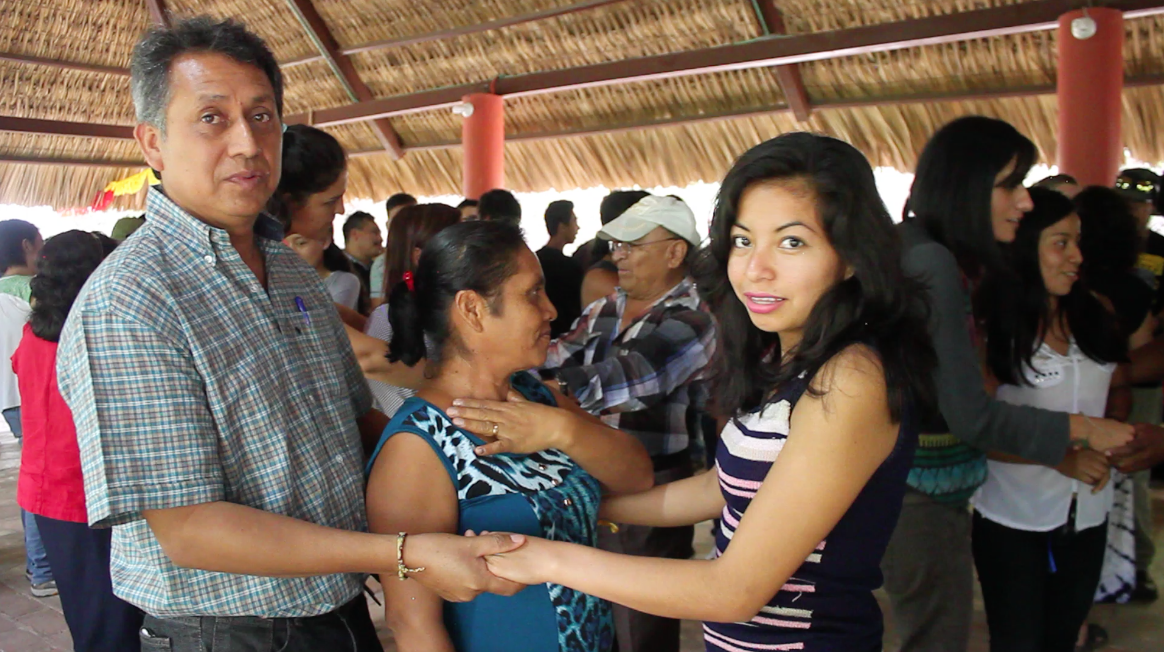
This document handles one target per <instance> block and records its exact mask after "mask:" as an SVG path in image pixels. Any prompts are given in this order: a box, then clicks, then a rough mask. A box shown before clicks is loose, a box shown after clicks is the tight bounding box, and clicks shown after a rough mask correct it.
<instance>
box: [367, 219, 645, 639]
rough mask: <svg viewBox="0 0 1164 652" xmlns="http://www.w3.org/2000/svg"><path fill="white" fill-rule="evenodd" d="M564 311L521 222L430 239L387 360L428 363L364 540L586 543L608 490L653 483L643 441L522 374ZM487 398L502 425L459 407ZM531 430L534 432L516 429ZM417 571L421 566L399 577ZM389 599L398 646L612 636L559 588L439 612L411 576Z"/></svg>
mask: <svg viewBox="0 0 1164 652" xmlns="http://www.w3.org/2000/svg"><path fill="white" fill-rule="evenodd" d="M397 219H400V218H399V217H397ZM556 314H557V313H556V311H555V310H554V306H553V304H551V303H550V301H549V298H548V297H547V296H546V292H545V279H544V278H543V276H542V271H541V266H540V265H539V264H538V259H537V257H536V256H535V255H534V253H533V252H532V251H530V249H529V248H528V247H527V246H526V245H525V242H524V240H523V237H522V233H521V231H520V229H518V228H517V227H514V226H510V225H507V224H505V223H502V222H496V221H491V222H481V221H474V222H463V223H459V224H455V225H453V226H450V227H448V228H446V229H444V230H442V231H441V232H439V233H437V234H436V235H435V236H434V237H433V238H432V239H431V240H430V241H429V242H428V244H427V245H425V247H424V249H423V252H422V253H421V254H420V259H419V261H418V263H417V265H416V268H415V271H414V272H406V273H404V274H403V275H402V280H401V281H400V282H399V283H397V284H396V286H395V287H393V289H392V292H391V295H390V298H389V301H388V316H389V319H390V321H391V324H392V341H391V343H390V351H391V354H390V356H389V359H390V360H391V361H393V362H399V363H403V364H406V365H418V364H420V363H422V362H425V363H426V364H427V366H426V380H425V382H424V383H423V384H422V386H421V387H420V390H419V392H418V393H417V395H416V396H415V397H413V398H410V399H408V401H406V402H405V403H404V405H403V406H402V407H401V408H400V410H399V411H397V412H396V415H395V416H394V417H393V419H392V421H391V423H389V424H388V427H387V428H386V429H385V430H384V435H383V437H382V438H381V440H380V443H379V445H378V446H377V448H376V450H375V452H374V453H373V455H372V459H371V461H370V462H369V463H368V472H369V480H368V488H367V506H368V524H369V528H370V529H371V531H373V532H383V533H392V534H395V533H399V532H406V533H421V532H447V533H454V534H473V533H475V532H480V531H482V530H494V531H496V530H505V531H511V532H516V533H525V534H529V535H536V536H542V537H547V538H549V539H551V540H558V541H568V542H573V543H579V544H582V545H587V546H592V545H594V544H595V542H596V537H597V528H598V503H599V500H600V498H601V496H602V493H603V492H607V493H629V492H635V491H642V490H644V489H645V488H647V487H649V486H650V485H651V483H652V482H653V480H652V478H653V475H652V469H651V461H650V457H648V455H647V452H646V449H645V448H644V447H643V446H642V444H640V443H639V442H638V440H636V439H635V438H633V437H632V436H630V435H628V434H625V433H622V432H620V431H617V430H614V429H612V428H608V427H607V426H605V425H603V424H602V423H601V422H600V421H598V420H597V419H595V418H593V417H591V416H590V415H588V414H587V413H585V412H583V411H582V410H581V409H580V408H578V407H577V406H574V405H572V404H571V403H570V402H569V401H568V400H567V399H565V398H564V397H562V396H561V395H560V394H556V393H554V392H552V391H551V390H549V389H547V388H546V386H545V385H543V384H542V383H541V382H540V381H538V379H537V378H536V377H534V376H532V375H531V374H530V373H529V372H528V371H526V370H528V369H532V368H535V367H538V366H540V365H541V364H542V363H543V362H544V361H545V357H546V351H547V349H548V347H549V343H550V322H551V321H552V320H553V319H554V317H555V316H556ZM481 399H485V400H492V401H494V402H495V403H496V405H497V406H498V407H497V409H496V410H495V412H496V414H497V417H496V420H494V421H491V422H489V423H483V422H481V421H479V420H477V419H473V418H468V417H466V416H465V415H464V414H462V413H461V412H460V411H459V410H463V409H464V408H462V407H457V408H454V405H459V404H458V403H457V402H456V401H461V402H462V403H463V402H465V401H466V400H467V401H468V402H470V403H471V402H472V401H473V400H481ZM530 424H536V433H537V434H536V436H534V437H528V436H522V435H523V433H526V434H528V432H529V430H530V428H529V425H530ZM482 431H484V434H474V432H477V433H481V432H482ZM404 545H405V550H407V544H406V543H405V544H404ZM404 562H405V565H406V566H407V565H408V564H407V562H408V559H407V558H405V559H404ZM409 568H411V567H409ZM412 572H420V573H422V574H423V572H424V571H423V570H420V569H416V571H411V570H407V569H406V570H405V571H402V574H403V575H404V576H407V575H408V574H409V573H412ZM384 596H385V612H386V616H387V621H388V624H389V626H390V627H391V628H392V630H393V632H394V634H395V640H396V644H397V646H398V648H399V649H400V650H401V652H413V651H419V650H423V651H425V652H428V651H430V650H436V651H441V652H452V651H453V650H456V651H457V652H477V651H481V650H519V649H520V650H562V651H565V650H571V651H575V650H577V651H593V652H603V651H605V650H608V649H609V647H610V645H611V643H612V642H613V634H614V632H613V626H612V623H611V619H610V606H609V605H608V604H607V603H606V602H604V601H602V600H599V599H596V598H592V597H590V596H587V595H584V594H582V593H580V592H577V591H572V590H570V589H567V588H565V587H563V586H560V585H555V584H539V585H538V586H531V587H529V588H527V589H525V590H524V591H522V592H520V593H518V594H517V595H515V596H512V597H498V596H492V595H482V596H481V597H478V598H477V599H476V600H474V601H473V602H470V603H464V604H451V603H449V604H445V603H444V602H442V600H441V599H440V597H439V596H437V595H436V594H435V593H433V592H432V591H430V590H428V589H426V588H425V587H423V586H421V585H420V584H417V583H416V582H407V581H404V582H401V581H392V580H388V581H387V582H386V583H385V584H384Z"/></svg>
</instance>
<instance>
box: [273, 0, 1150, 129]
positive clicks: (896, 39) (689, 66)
mask: <svg viewBox="0 0 1164 652" xmlns="http://www.w3.org/2000/svg"><path fill="white" fill-rule="evenodd" d="M1108 6H1110V7H1112V8H1115V9H1120V10H1122V11H1124V12H1125V16H1127V17H1128V18H1141V17H1145V16H1151V15H1156V14H1161V13H1164V0H1114V1H1113V2H1112V3H1110V4H1109V5H1108ZM1064 10H1065V7H1064V4H1063V0H1035V1H1034V2H1026V3H1022V4H1017V5H1005V6H1000V7H989V8H986V9H976V10H972V11H963V12H958V13H954V14H945V15H941V16H931V17H928V18H919V19H913V20H904V21H898V22H894V23H884V24H879V25H868V26H864V27H854V28H850V29H843V30H835V31H831V32H814V33H808V34H796V35H794V36H775V35H774V36H768V37H765V38H759V39H754V40H751V41H747V42H744V43H736V44H732V45H723V46H718V47H713V48H704V49H700V50H688V51H685V52H675V53H671V54H663V55H657V56H650V57H640V58H636V59H626V60H622V61H609V62H606V63H599V64H592V65H588V66H579V67H576V68H565V69H562V70H550V71H544V72H535V73H529V74H525V75H516V76H513V77H501V78H498V79H497V80H495V81H494V82H492V83H490V82H480V83H474V84H464V85H461V86H453V87H446V88H443V89H434V90H428V91H421V92H418V93H412V94H410V95H401V96H395V97H385V98H381V99H378V100H372V101H368V102H359V103H356V104H350V105H348V106H341V107H336V108H332V109H323V110H319V111H315V112H314V115H313V117H312V120H313V124H316V125H320V126H325V125H336V124H345V123H349V122H359V121H362V120H370V119H373V118H383V117H388V116H393V115H403V114H406V113H415V112H418V111H427V110H432V109H438V108H442V107H446V106H452V105H453V104H456V103H457V102H459V101H460V98H461V97H463V96H464V95H467V94H469V93H475V92H495V93H497V94H499V95H509V96H513V97H521V96H526V95H537V94H540V93H554V92H559V91H564V90H569V89H574V88H588V87H591V86H606V85H611V84H625V83H630V82H641V81H649V80H652V79H664V78H668V77H683V76H689V75H700V74H706V73H712V72H723V71H728V70H743V69H748V68H765V67H771V66H781V65H787V64H792V63H803V62H805V61H820V60H823V59H837V58H841V57H849V56H856V55H862V54H870V53H874V52H889V51H893V50H903V49H907V48H911V47H918V46H923V45H937V44H943V43H957V42H961V41H968V40H972V39H977V38H986V37H991V36H1005V35H1011V34H1023V33H1027V32H1037V31H1046V30H1050V29H1055V28H1057V27H1058V20H1059V15H1060V14H1062V13H1063V12H1064ZM490 89H492V90H491V91H490ZM291 118H292V119H290V120H289V122H290V121H299V122H306V121H307V116H306V115H305V114H301V115H297V116H291Z"/></svg>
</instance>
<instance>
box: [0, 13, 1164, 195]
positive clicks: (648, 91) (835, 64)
mask: <svg viewBox="0 0 1164 652" xmlns="http://www.w3.org/2000/svg"><path fill="white" fill-rule="evenodd" d="M769 1H770V0H755V1H754V2H753V1H752V0H626V1H621V2H594V3H590V4H592V5H593V6H591V7H590V8H587V9H585V10H582V11H573V12H569V13H561V14H560V15H555V16H552V17H548V18H543V19H540V20H534V21H529V22H523V23H520V24H514V25H512V26H508V27H502V28H499V29H487V30H475V31H472V33H462V34H460V35H452V36H447V37H445V38H440V39H436V40H423V39H421V42H416V43H411V44H405V45H397V46H394V47H385V48H379V49H373V50H369V51H363V52H358V53H354V54H351V55H350V59H351V61H352V63H353V66H354V68H355V70H356V72H357V74H358V75H359V77H360V79H361V80H362V81H363V82H364V83H365V84H366V85H367V87H368V88H369V89H370V91H371V93H372V94H373V96H375V97H377V98H381V97H392V96H399V95H404V94H408V93H414V92H418V91H426V90H431V89H438V88H443V87H448V86H455V85H458V84H468V83H477V82H487V81H488V80H491V79H496V78H499V77H500V78H508V77H513V76H516V75H522V74H526V73H537V72H542V71H550V70H561V69H567V68H573V67H577V66H584V65H589V64H599V63H603V62H610V61H621V60H624V59H630V58H635V57H646V56H652V55H662V54H668V53H676V52H685V51H690V50H697V49H701V48H708V47H714V46H720V45H727V44H735V43H741V42H745V41H749V40H751V39H755V38H757V37H761V36H763V35H764V33H763V28H762V27H761V25H760V23H759V21H758V20H757V12H756V7H757V6H759V5H762V4H764V3H766V2H769ZM1028 1H1031V2H1035V1H1036V0H1028ZM1022 3H1023V0H775V2H774V4H775V5H776V6H777V7H778V8H779V9H780V11H781V12H782V14H783V19H784V23H785V27H786V29H787V32H788V33H789V34H791V35H797V34H808V33H814V32H822V31H827V30H845V29H851V28H854V27H859V26H866V25H880V24H885V23H891V22H896V21H902V20H910V19H917V18H924V17H927V16H935V15H945V14H954V13H958V12H964V11H970V10H975V9H982V8H986V7H995V6H1004V5H1015V4H1022ZM148 4H149V2H148V1H147V0H48V1H45V0H36V1H34V0H0V24H2V25H3V28H2V29H0V116H9V117H18V118H39V119H46V120H65V121H80V122H89V123H99V124H109V125H122V126H128V125H132V124H133V110H132V106H131V102H130V97H129V80H128V77H127V76H125V75H124V74H120V73H118V72H116V71H111V72H98V71H91V70H77V69H63V68H61V67H55V66H49V65H41V64H37V63H30V62H28V61H20V62H18V61H13V60H12V58H11V57H9V58H5V56H4V55H16V56H23V57H25V58H27V57H41V58H47V59H52V60H55V61H64V62H72V63H76V64H87V65H89V66H107V67H114V68H125V67H127V66H128V62H129V57H130V52H131V50H132V47H133V43H134V41H135V39H136V38H137V36H138V35H139V34H140V33H141V32H142V31H143V30H145V29H146V28H147V27H148V26H149V25H150V24H151V14H150V10H149V9H148V8H147V5H148ZM163 4H164V5H166V6H167V7H168V9H169V11H170V12H171V14H172V15H175V16H183V15H194V14H200V13H206V14H210V15H213V16H219V17H227V16H230V17H234V18H238V19H240V20H242V21H244V22H246V24H247V25H248V26H249V27H250V28H251V29H252V30H254V31H255V32H257V33H258V34H259V35H261V36H262V37H263V38H264V39H266V41H267V43H268V44H269V45H270V47H271V48H272V50H273V51H274V52H275V55H276V57H277V58H278V59H279V61H280V62H281V63H284V64H285V65H284V74H285V77H286V85H287V92H286V113H287V114H295V113H307V112H314V111H320V110H322V109H328V108H332V107H339V106H345V105H348V104H351V103H352V102H353V99H352V97H350V96H349V94H348V92H347V91H346V90H345V88H344V85H343V84H342V83H341V82H340V80H339V78H338V77H337V76H336V74H335V73H334V72H333V70H332V68H331V67H330V66H329V65H328V64H327V63H326V62H325V61H324V60H322V59H319V58H316V59H315V60H313V61H309V62H307V63H300V60H303V59H305V58H310V57H318V55H319V51H318V50H317V49H316V45H315V41H313V39H312V38H310V36H309V35H308V32H307V31H306V29H305V27H304V26H303V25H302V24H301V23H300V22H299V20H298V19H297V18H296V15H295V11H294V9H293V5H294V4H295V3H294V2H293V1H292V0H247V1H245V2H244V1H241V0H198V1H195V0H169V1H168V2H165V3H163ZM313 4H314V7H315V8H316V9H317V10H318V13H319V15H320V16H322V18H323V21H324V23H325V24H326V26H327V28H328V29H329V30H330V32H331V34H332V36H333V37H334V38H335V40H336V41H337V42H338V44H339V46H340V47H341V48H353V47H356V46H361V45H364V44H369V43H376V42H380V41H385V40H389V39H404V38H409V37H416V36H418V35H425V34H431V33H434V32H440V31H443V30H450V29H454V28H462V27H468V26H476V25H479V24H481V23H488V22H489V21H496V20H499V19H505V18H508V17H514V16H523V15H527V14H533V13H536V12H545V11H548V10H553V9H561V8H565V7H568V6H570V5H576V4H579V3H578V2H577V0H475V1H474V2H464V1H460V0H425V1H424V2H417V1H416V0H314V3H313ZM1074 4H1075V5H1078V4H1081V3H1079V2H1076V3H1074ZM1162 4H1164V3H1162ZM1063 5H1064V8H1067V7H1068V6H1069V4H1068V2H1067V1H1066V0H1065V1H1064V2H1063ZM1125 27H1126V43H1125V59H1126V66H1125V76H1126V77H1127V78H1128V79H1129V80H1148V82H1143V84H1144V85H1140V86H1136V87H1129V88H1128V89H1127V90H1126V91H1125V94H1124V140H1125V143H1126V146H1127V147H1128V148H1129V150H1130V151H1131V154H1132V155H1133V156H1134V157H1136V158H1140V159H1143V160H1149V161H1159V160H1164V142H1162V141H1161V137H1160V136H1159V135H1158V132H1159V130H1158V129H1157V125H1159V124H1161V121H1160V118H1161V117H1164V116H1162V113H1164V96H1162V91H1161V86H1159V85H1155V83H1154V82H1153V80H1154V79H1156V78H1157V77H1159V78H1161V79H1164V15H1150V16H1147V17H1141V18H1134V19H1129V20H1127V21H1126V22H1125ZM1055 67H1056V33H1055V31H1054V30H1043V31H1033V32H1028V33H1021V34H1013V35H1007V36H994V37H990V38H979V39H975V40H969V41H962V42H955V43H946V44H940V45H927V46H923V47H912V48H908V49H900V50H895V51H889V52H879V53H872V54H861V55H857V56H846V57H840V58H827V59H823V60H818V61H809V62H803V63H800V64H799V73H800V75H801V77H802V79H803V85H804V89H805V91H806V93H807V96H808V98H809V100H810V101H811V103H812V105H813V107H814V108H813V112H812V115H811V118H810V119H809V120H808V121H807V123H800V122H797V120H796V119H795V118H794V117H793V115H792V113H791V112H789V111H787V110H786V106H787V104H788V102H787V100H786V98H785V97H784V94H783V92H782V90H781V86H780V84H779V83H778V82H777V79H776V77H775V76H774V75H773V71H772V70H771V69H769V68H751V69H742V70H729V71H719V72H712V73H707V74H699V75H693V76H682V77H670V78H662V79H653V80H650V81H638V82H633V83H624V84H618V85H606V86H602V85H599V86H591V87H584V88H575V89H572V90H562V91H557V92H548V93H542V94H532V95H525V96H518V97H513V98H511V99H507V101H506V118H505V119H506V133H507V136H508V137H510V138H512V139H513V140H512V142H509V143H508V144H507V146H506V157H507V158H506V161H507V168H506V175H507V185H508V186H509V187H510V188H512V189H515V190H519V191H537V190H545V189H548V188H558V189H565V188H571V187H579V186H582V187H586V186H593V185H599V184H601V185H606V186H608V187H616V186H626V185H632V184H639V185H643V186H652V185H684V184H687V183H690V182H693V181H699V180H705V181H711V180H716V179H718V178H719V177H721V176H722V174H723V173H724V171H725V170H726V168H727V167H728V166H729V165H730V163H731V161H732V160H733V159H734V158H735V157H736V156H737V155H739V154H740V153H741V152H742V151H744V150H745V149H747V148H748V147H750V146H751V145H754V144H755V143H757V142H759V141H760V140H762V139H765V138H769V137H772V136H774V135H776V134H779V133H782V132H786V131H791V130H798V129H810V130H814V131H819V132H823V133H828V134H832V135H835V136H837V137H840V138H843V139H846V140H848V141H850V142H852V143H853V144H855V145H856V146H857V147H859V148H860V149H861V150H862V151H864V152H865V153H866V154H867V155H868V156H869V158H870V160H871V161H873V162H874V164H880V165H890V166H894V167H897V168H900V169H906V170H908V169H910V167H911V166H912V165H913V164H914V161H915V158H916V155H917V152H918V150H919V149H920V148H921V146H922V144H923V143H924V141H925V139H926V138H927V137H928V136H929V135H930V134H931V133H932V132H933V130H934V129H935V128H936V127H937V126H938V125H940V124H942V123H943V122H945V121H947V120H949V119H951V118H953V117H956V116H958V115H963V114H967V113H981V114H986V115H994V116H999V117H1003V118H1006V119H1008V120H1010V121H1011V122H1013V123H1014V124H1015V125H1016V126H1017V127H1019V128H1020V129H1021V130H1022V131H1023V132H1025V133H1027V134H1028V135H1030V136H1031V137H1032V138H1033V139H1034V140H1035V142H1036V143H1037V144H1038V146H1039V148H1040V150H1041V153H1042V155H1043V158H1044V160H1046V161H1053V160H1054V156H1055V132H1056V102H1055V99H1054V96H1053V95H1047V94H1036V91H1039V90H1044V91H1045V89H1047V88H1050V87H1053V85H1054V82H1055V76H1056V75H1055ZM1016 89H1030V91H1031V92H1030V94H1027V95H1025V96H1019V97H996V98H995V99H969V100H967V99H962V100H958V101H926V102H906V103H900V102H893V101H891V100H895V99H900V98H909V97H911V96H917V95H919V94H922V95H927V96H930V97H931V98H932V97H933V96H935V95H938V96H949V97H955V96H966V95H968V94H975V93H982V92H989V93H993V92H1004V91H1014V90H1016ZM880 100H889V102H888V103H884V104H880V105H877V106H870V105H869V103H870V102H871V101H880ZM728 113H730V114H734V115H738V116H740V117H732V118H724V117H722V116H723V114H728ZM707 118H714V119H707ZM682 119H691V120H690V121H686V122H683V123H681V124H669V123H674V122H675V121H677V120H682ZM390 123H391V125H392V127H393V128H394V129H395V131H396V132H397V133H398V134H399V136H400V139H401V141H402V142H403V144H404V146H405V149H406V153H405V155H404V157H403V158H401V159H400V160H394V159H393V157H392V156H391V155H389V154H388V153H382V152H381V153H372V152H377V151H378V150H382V145H381V142H380V140H379V139H378V138H377V135H376V133H375V132H374V131H373V129H372V126H371V124H370V123H368V122H355V123H349V124H343V125H338V126H328V127H325V128H326V129H327V130H328V131H330V132H332V133H334V134H335V135H336V136H337V137H338V138H339V139H340V141H341V142H342V143H343V144H344V146H345V147H346V148H348V150H349V151H350V152H354V153H358V155H356V156H353V158H352V162H351V173H350V175H349V176H350V180H351V192H352V195H354V196H360V197H371V198H374V199H383V198H384V197H386V196H387V195H388V194H390V193H393V192H398V191H400V190H406V191H409V192H412V193H415V194H456V193H458V192H460V187H461V151H460V149H459V147H457V146H456V143H457V142H458V141H459V140H460V132H461V123H462V119H461V118H460V117H459V116H457V115H454V114H453V113H452V112H451V111H449V110H448V108H447V107H446V108H441V109H434V110H425V111H419V112H414V113H408V114H405V115H395V116H393V117H391V118H390ZM659 123H662V124H664V125H665V126H658V127H652V128H645V127H644V125H652V124H659ZM577 134H581V135H577ZM541 135H557V136H558V137H539V136H541ZM0 157H3V158H0V160H5V158H6V159H7V160H13V159H14V158H20V159H22V160H23V159H49V160H70V161H76V160H84V161H106V162H124V163H126V164H134V163H138V162H140V161H141V157H140V154H139V153H138V152H137V149H136V145H135V144H134V143H133V142H132V141H129V140H121V139H111V138H93V137H77V136H59V135H58V136H51V135H41V134H31V133H14V132H4V131H0ZM136 169H139V168H134V167H111V166H91V165H88V166H77V165H46V164H31V163H23V162H22V163H0V203H5V202H14V203H22V204H41V203H49V204H52V205H54V206H57V207H67V206H76V205H85V204H87V203H88V202H89V201H90V200H91V198H92V197H93V195H94V193H95V192H96V191H97V190H99V189H100V188H101V187H103V186H104V185H105V184H106V183H108V182H109V181H111V180H115V179H119V178H122V177H125V176H128V175H129V174H132V173H133V172H134V171H136ZM120 201H121V204H122V205H130V204H133V203H135V202H140V197H130V198H123V199H122V200H120Z"/></svg>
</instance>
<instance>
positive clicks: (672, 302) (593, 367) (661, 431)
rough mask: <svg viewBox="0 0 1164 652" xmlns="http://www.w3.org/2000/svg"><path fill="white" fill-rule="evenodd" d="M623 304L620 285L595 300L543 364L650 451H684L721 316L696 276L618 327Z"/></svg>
mask: <svg viewBox="0 0 1164 652" xmlns="http://www.w3.org/2000/svg"><path fill="white" fill-rule="evenodd" d="M625 309H626V292H624V291H623V290H622V288H618V289H617V290H616V291H615V293H614V294H611V295H610V296H608V297H605V298H602V299H599V300H598V301H595V302H594V303H592V304H590V305H589V306H588V307H587V308H586V310H585V311H584V312H583V313H582V316H581V317H580V318H578V321H577V322H576V323H575V324H574V328H573V330H571V331H570V332H569V333H567V334H565V335H563V336H562V337H560V338H558V339H557V340H554V342H553V343H552V344H551V345H550V351H549V356H548V357H547V358H546V364H545V365H544V367H543V368H545V369H556V370H557V377H558V379H559V381H561V382H563V383H565V385H566V386H567V388H568V389H569V391H570V393H571V395H573V397H574V398H575V399H577V400H578V402H579V403H580V404H581V406H582V409H584V410H586V411H587V412H590V413H591V414H595V415H598V416H600V417H602V420H603V421H604V422H606V424H607V425H609V426H611V427H614V428H618V429H620V430H623V431H625V432H628V433H631V434H633V435H635V436H636V437H638V439H639V441H641V442H642V443H643V445H644V446H646V448H647V452H648V453H650V454H651V456H652V457H657V456H660V455H670V454H673V453H680V452H683V451H684V450H687V448H688V446H689V445H690V444H691V436H692V435H693V434H695V433H694V432H692V430H694V429H695V427H696V424H695V421H696V420H695V419H694V416H695V415H694V414H693V410H698V409H702V408H703V407H704V403H705V402H706V389H705V388H704V384H703V382H702V380H703V376H704V368H705V367H706V366H707V364H708V362H710V361H711V357H712V356H713V355H714V354H715V349H716V339H715V333H716V324H715V318H713V317H712V315H711V312H710V311H709V310H708V309H707V306H706V305H705V304H704V303H703V301H701V300H700V298H699V294H698V293H697V292H696V289H695V284H694V283H693V282H692V281H691V279H685V280H683V281H682V282H681V283H679V284H678V285H676V286H675V287H674V288H672V289H671V291H670V292H668V293H667V294H666V296H664V297H663V298H661V299H659V300H658V301H657V302H656V303H655V305H653V306H651V309H650V310H648V311H647V313H646V314H644V315H643V316H642V317H640V318H639V319H638V320H636V321H634V322H632V323H631V324H630V325H628V326H627V327H626V328H625V329H624V330H623V331H622V332H619V328H618V327H619V323H620V322H621V321H622V315H623V311H624V310H625ZM696 432H698V430H696Z"/></svg>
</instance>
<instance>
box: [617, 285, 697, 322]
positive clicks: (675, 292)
mask: <svg viewBox="0 0 1164 652" xmlns="http://www.w3.org/2000/svg"><path fill="white" fill-rule="evenodd" d="M615 293H616V294H617V296H618V301H617V303H618V306H619V311H620V312H621V310H622V306H625V305H626V300H627V294H626V290H624V289H622V286H619V287H616V288H615ZM699 302H700V299H699V293H698V292H697V291H696V289H695V279H693V278H691V277H690V276H687V277H685V278H684V279H683V280H682V281H679V283H678V284H677V285H675V287H673V288H671V289H670V291H668V292H667V294H664V295H663V296H662V298H660V299H659V300H658V301H655V303H653V304H652V305H651V309H650V310H649V311H647V312H648V314H649V313H651V312H653V311H655V310H657V309H659V308H669V307H671V306H673V305H676V304H678V305H685V306H686V307H688V308H697V307H698V306H699Z"/></svg>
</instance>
